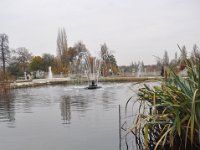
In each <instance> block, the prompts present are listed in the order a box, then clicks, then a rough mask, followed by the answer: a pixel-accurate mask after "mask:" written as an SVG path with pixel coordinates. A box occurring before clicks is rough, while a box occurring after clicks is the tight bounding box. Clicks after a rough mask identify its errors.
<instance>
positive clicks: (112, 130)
mask: <svg viewBox="0 0 200 150" xmlns="http://www.w3.org/2000/svg"><path fill="white" fill-rule="evenodd" d="M101 86H102V88H100V89H96V90H87V89H85V88H84V87H85V85H79V86H76V85H56V86H44V87H35V88H27V89H16V90H13V91H11V93H10V97H9V98H1V99H0V148H1V149H2V150H56V149H57V150H66V149H67V150H117V149H119V114H118V106H119V104H121V105H125V103H126V101H127V100H128V98H129V97H131V96H132V95H133V94H134V93H133V92H132V90H130V86H132V85H131V83H109V84H103V85H101Z"/></svg>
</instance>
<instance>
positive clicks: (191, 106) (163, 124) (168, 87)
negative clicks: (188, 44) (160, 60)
mask: <svg viewBox="0 0 200 150" xmlns="http://www.w3.org/2000/svg"><path fill="white" fill-rule="evenodd" d="M181 52H182V53H183V51H182V49H181ZM193 54H194V55H193V58H192V59H188V58H187V57H184V58H183V59H182V61H181V63H182V65H183V66H184V67H185V69H186V70H187V76H186V77H182V76H180V75H177V73H176V72H175V71H174V69H172V68H168V69H166V72H165V79H164V80H163V81H161V83H160V84H159V85H157V86H150V85H147V84H145V85H144V88H141V89H140V90H139V93H138V95H139V99H138V102H139V103H140V107H139V109H140V110H139V114H138V115H137V117H136V118H135V122H134V125H133V127H131V128H130V131H131V132H132V133H133V134H135V136H136V142H137V143H138V147H139V148H140V149H200V53H199V52H198V51H197V49H196V50H195V51H194V53H193Z"/></svg>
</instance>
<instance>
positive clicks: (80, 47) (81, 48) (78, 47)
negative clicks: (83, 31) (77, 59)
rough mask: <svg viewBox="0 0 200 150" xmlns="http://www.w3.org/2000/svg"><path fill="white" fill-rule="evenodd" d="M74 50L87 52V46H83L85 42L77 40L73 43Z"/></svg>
mask: <svg viewBox="0 0 200 150" xmlns="http://www.w3.org/2000/svg"><path fill="white" fill-rule="evenodd" d="M74 48H75V50H76V51H77V53H78V54H79V53H81V52H87V51H88V50H87V48H86V46H85V44H83V42H82V41H78V42H77V43H75V45H74Z"/></svg>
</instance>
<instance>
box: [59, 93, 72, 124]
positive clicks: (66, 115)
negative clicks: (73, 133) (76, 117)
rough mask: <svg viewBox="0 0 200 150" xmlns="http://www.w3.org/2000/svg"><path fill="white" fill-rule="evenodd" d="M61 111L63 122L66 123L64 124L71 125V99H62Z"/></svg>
mask: <svg viewBox="0 0 200 150" xmlns="http://www.w3.org/2000/svg"><path fill="white" fill-rule="evenodd" d="M60 110H61V116H62V120H63V121H64V124H70V120H71V101H70V97H69V96H67V97H62V100H61V102H60Z"/></svg>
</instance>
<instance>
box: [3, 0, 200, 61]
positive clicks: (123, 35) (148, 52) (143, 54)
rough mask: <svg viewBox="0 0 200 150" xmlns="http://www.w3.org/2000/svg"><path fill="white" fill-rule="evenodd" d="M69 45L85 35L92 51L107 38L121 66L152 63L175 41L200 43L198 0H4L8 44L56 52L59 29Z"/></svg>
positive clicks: (174, 48)
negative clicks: (64, 30) (61, 29)
mask: <svg viewBox="0 0 200 150" xmlns="http://www.w3.org/2000/svg"><path fill="white" fill-rule="evenodd" d="M59 27H64V28H65V29H66V33H67V37H68V45H69V46H73V45H74V43H75V42H77V41H79V40H81V41H83V43H84V44H86V47H87V48H88V49H89V51H90V52H91V53H92V54H93V55H97V52H98V51H99V50H100V45H101V44H103V43H106V44H107V46H108V48H109V49H110V50H111V51H113V52H114V55H115V57H116V59H117V62H118V64H119V65H129V64H130V63H131V62H132V61H133V62H135V61H139V60H143V61H144V64H154V63H155V57H153V55H156V56H160V57H162V56H163V53H164V51H165V50H167V51H168V53H169V55H170V58H173V57H174V53H175V52H176V51H177V52H178V51H179V50H178V48H177V45H176V44H177V43H178V44H180V45H186V47H187V48H188V51H189V50H190V49H191V48H192V46H193V44H195V43H196V44H197V45H198V46H200V0H0V33H6V34H7V35H8V36H9V41H10V47H11V48H18V47H26V48H27V49H29V50H30V51H31V52H32V53H33V54H34V55H42V54H43V53H51V54H54V55H55V54H56V39H57V33H58V28H59Z"/></svg>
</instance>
